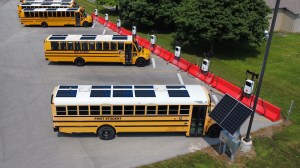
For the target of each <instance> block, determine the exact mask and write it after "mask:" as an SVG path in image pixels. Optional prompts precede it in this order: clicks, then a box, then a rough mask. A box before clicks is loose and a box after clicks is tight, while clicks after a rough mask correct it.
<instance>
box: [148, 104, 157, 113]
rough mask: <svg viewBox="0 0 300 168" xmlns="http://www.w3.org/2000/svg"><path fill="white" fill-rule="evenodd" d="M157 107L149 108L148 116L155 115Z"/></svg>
mask: <svg viewBox="0 0 300 168" xmlns="http://www.w3.org/2000/svg"><path fill="white" fill-rule="evenodd" d="M155 113H156V106H147V115H155Z"/></svg>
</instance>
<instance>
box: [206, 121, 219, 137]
mask: <svg viewBox="0 0 300 168" xmlns="http://www.w3.org/2000/svg"><path fill="white" fill-rule="evenodd" d="M220 131H221V127H220V126H219V125H217V124H214V125H212V126H210V127H209V129H208V132H207V133H208V136H210V137H211V138H218V137H219V135H220Z"/></svg>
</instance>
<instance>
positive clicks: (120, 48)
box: [118, 42, 124, 50]
mask: <svg viewBox="0 0 300 168" xmlns="http://www.w3.org/2000/svg"><path fill="white" fill-rule="evenodd" d="M118 50H124V43H123V42H118Z"/></svg>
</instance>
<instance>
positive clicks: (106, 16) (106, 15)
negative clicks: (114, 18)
mask: <svg viewBox="0 0 300 168" xmlns="http://www.w3.org/2000/svg"><path fill="white" fill-rule="evenodd" d="M105 21H106V22H108V14H107V13H106V14H105Z"/></svg>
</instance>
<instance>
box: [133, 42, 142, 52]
mask: <svg viewBox="0 0 300 168" xmlns="http://www.w3.org/2000/svg"><path fill="white" fill-rule="evenodd" d="M134 44H135V47H136V48H135V47H134V48H135V49H137V51H138V52H140V51H141V49H142V47H141V46H139V44H138V42H137V41H135V42H134Z"/></svg>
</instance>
